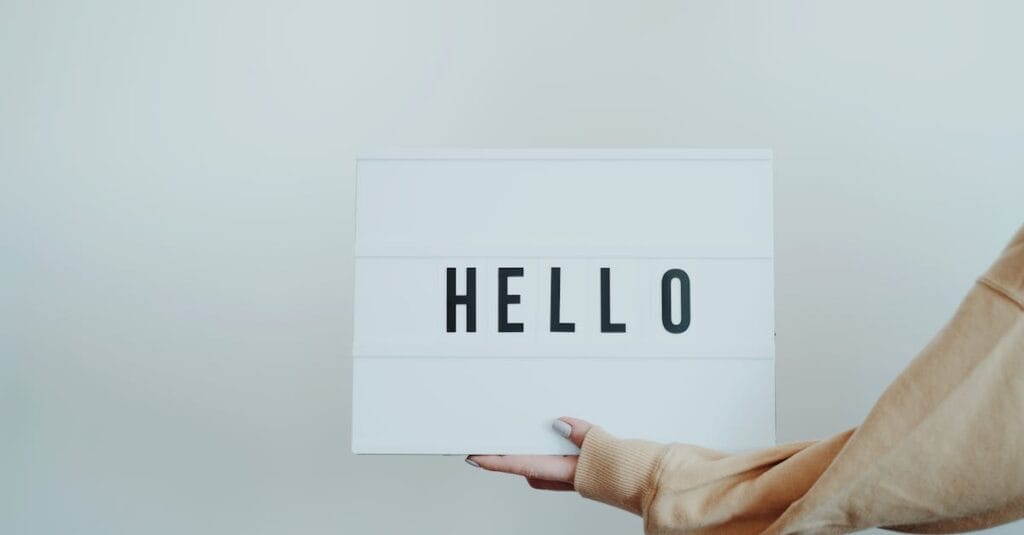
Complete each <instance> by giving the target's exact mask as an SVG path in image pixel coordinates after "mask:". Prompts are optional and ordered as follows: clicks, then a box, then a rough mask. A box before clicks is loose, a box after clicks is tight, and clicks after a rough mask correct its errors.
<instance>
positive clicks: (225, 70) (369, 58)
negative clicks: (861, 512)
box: [0, 0, 1024, 534]
mask: <svg viewBox="0 0 1024 535" xmlns="http://www.w3.org/2000/svg"><path fill="white" fill-rule="evenodd" d="M1022 17H1024V6H1022V4H1021V3H1019V2H1014V1H1005V2H994V1H993V2H968V1H958V2H942V1H914V2H907V1H895V2H894V1H891V0H886V1H856V2H854V1H849V2H810V1H807V2H791V1H787V2H782V1H773V2H750V1H744V2H739V1H719V0H715V1H712V0H708V1H703V2H682V1H665V2H644V1H636V2H627V1H619V2H596V1H571V2H570V1H552V0H547V1H532V0H529V1H524V0H516V1H507V2H491V1H480V0H476V1H465V2H424V1H412V0H409V1H398V2H396V1H380V0H378V1H364V2H344V1H340V2H339V1H337V0H334V1H321V2H307V1H302V0H299V1H288V2H284V1H281V2H277V1H263V2H241V1H239V2H211V1H196V0H185V1H175V2H159V3H155V2H128V1H124V2H113V1H98V0H97V1H92V2H71V1H57V2H53V1H32V2H27V1H22V2H11V1H5V2H3V3H2V4H0V97H2V98H0V290H2V291H0V356H2V360H0V366H2V368H0V373H2V375H0V381H2V382H0V387H2V389H0V419H2V432H0V448H2V452H0V453H2V455H0V474H2V475H0V532H3V533H12V534H20V533H31V534H45V533H174V534H177V533H247V534H249V533H252V534H257V533H345V534H362V533H402V532H417V533H444V534H476V533H504V534H513V533H588V534H589V533H609V534H610V533H638V532H639V530H640V522H639V520H638V519H636V518H634V517H631V516H629V515H627V514H625V513H622V512H619V511H616V510H613V509H611V508H608V507H605V506H602V505H599V504H596V503H589V502H586V501H584V500H582V499H580V498H578V497H576V496H573V495H569V494H559V495H555V494H545V493H540V492H536V491H531V490H530V489H528V488H527V486H526V484H525V483H524V482H522V481H520V480H518V479H515V478H512V477H502V476H498V475H492V474H486V473H483V472H480V471H477V470H474V469H472V468H470V467H469V466H467V465H465V464H464V463H463V462H462V459H461V458H451V457H447V458H446V457H356V456H354V455H352V454H351V453H350V452H349V408H350V391H351V389H350V379H351V377H350V373H351V360H350V344H351V312H352V311H351V293H352V277H351V275H352V236H353V228H352V222H353V212H352V210H353V178H354V177H353V172H354V165H353V157H354V156H355V154H356V153H357V152H358V151H361V150H375V149H381V148H389V147H597V148H600V147H625V148H628V147H724V148H729V147H764V148H773V149H774V150H775V161H776V166H775V176H776V200H775V202H776V229H775V231H776V258H777V264H776V269H777V277H776V284H777V330H778V338H777V341H778V345H777V350H778V353H777V354H778V429H779V439H780V440H782V441H789V440H796V439H806V438H815V437H823V436H826V435H829V434H831V433H835V432H838V431H840V430H842V429H845V428H847V427H849V426H851V425H855V424H856V423H857V422H858V421H859V420H860V419H861V418H863V416H864V415H865V413H866V412H867V410H868V409H869V407H870V406H871V405H872V402H873V400H874V399H875V398H876V396H877V395H878V394H879V393H880V392H881V391H882V389H883V388H884V387H885V386H886V384H887V383H888V382H889V381H890V380H891V379H892V378H893V377H894V376H895V375H896V374H897V373H898V372H899V371H900V369H901V368H903V366H904V365H905V364H906V363H907V362H908V361H909V360H910V359H911V358H912V357H913V355H914V354H915V352H916V351H917V350H918V349H919V348H920V347H921V346H922V345H923V344H924V343H925V342H926V341H927V340H928V339H929V337H930V336H931V335H932V334H933V333H934V332H935V331H936V330H937V329H938V328H939V327H940V326H941V325H942V323H943V322H944V321H945V320H946V319H947V318H948V317H949V315H950V313H951V312H952V309H953V307H954V306H955V305H956V304H957V303H958V301H959V299H960V298H961V297H962V295H963V294H964V292H965V291H966V290H967V288H968V287H969V285H970V284H971V282H972V280H973V279H974V277H975V276H976V275H977V274H979V273H980V272H981V271H982V270H983V269H984V268H985V267H986V266H987V264H988V263H989V262H990V261H991V260H992V259H993V258H994V257H995V255H996V254H997V252H998V250H999V249H1000V248H1001V247H1002V245H1003V244H1004V243H1005V242H1006V240H1007V239H1008V238H1009V237H1010V235H1011V234H1012V233H1013V231H1014V230H1015V229H1016V228H1017V226H1018V225H1020V224H1021V223H1022V220H1024V217H1022V211H1021V206H1022V205H1021V199H1024V150H1022V144H1024V99H1022V98H1021V95H1024V74H1022V73H1024V71H1022V69H1020V60H1021V57H1020V54H1021V50H1022V49H1024V33H1022V32H1021V31H1020V20H1021V19H1022ZM496 194H497V192H496ZM572 380H573V378H572V377H566V378H565V381H572ZM526 395H528V394H526ZM708 410H714V407H708ZM552 416H553V417H554V416H557V415H554V414H553V415H552ZM466 425H470V426H471V425H473V423H472V422H466ZM1020 530H1021V528H1020V527H1016V526H1010V527H1006V528H1003V529H1002V530H1001V532H1002V533H1014V532H1019V531H1020Z"/></svg>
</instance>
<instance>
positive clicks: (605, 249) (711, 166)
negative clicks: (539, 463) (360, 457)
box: [352, 149, 775, 454]
mask: <svg viewBox="0 0 1024 535" xmlns="http://www.w3.org/2000/svg"><path fill="white" fill-rule="evenodd" d="M357 168H358V171H357V194H356V205H357V210H356V242H355V243H356V245H355V264H356V266H355V291H354V314H353V317H354V328H353V404H352V450H353V451H354V452H355V453H363V454H369V453H373V454H470V453H479V454H486V453H500V454H512V453H515V454H571V453H575V452H576V448H575V447H573V446H572V445H571V444H569V443H568V441H565V440H564V439H562V438H561V437H559V436H557V435H556V434H555V433H554V432H553V431H551V429H550V422H551V420H552V419H554V418H556V417H558V416H563V415H567V416H577V417H581V418H586V419H588V420H591V421H593V422H594V423H596V424H599V425H602V426H603V427H605V428H606V429H608V430H609V431H611V432H613V433H616V434H619V435H622V436H633V437H642V438H648V439H651V440H659V441H665V442H669V441H680V442H688V443H696V444H700V445H703V446H707V447H713V448H719V449H725V450H744V449H750V448H756V447H762V446H766V445H769V444H773V443H774V442H775V380H774V377H775V371H774V364H775V349H774V284H773V277H774V271H773V257H774V254H773V248H774V244H773V235H772V220H773V207H772V153H771V151H769V150H708V149H672V150H662V149H658V150H539V149H531V150H419V151H408V150H406V151H390V152H383V153H376V154H369V155H365V156H363V157H360V158H359V159H358V164H357ZM555 267H557V268H558V271H559V276H558V278H559V291H558V292H557V295H558V296H559V301H560V302H559V307H558V310H559V316H560V318H559V319H560V320H562V321H564V322H566V323H572V324H573V327H574V328H573V332H552V330H553V327H552V323H551V322H552V318H551V315H552V307H551V306H550V305H551V301H552V300H553V299H554V298H553V297H552V295H553V293H552V280H554V278H555V277H556V276H555V274H554V271H553V270H552V268H555ZM448 268H455V271H454V274H455V276H454V280H455V284H456V287H455V292H456V294H455V295H463V294H465V293H466V289H467V286H466V285H467V278H468V277H469V268H473V270H474V277H475V280H474V282H475V286H474V289H475V307H476V310H475V321H476V331H475V332H472V333H469V332H467V321H468V320H467V317H468V311H467V310H466V309H467V308H468V307H466V306H463V305H456V306H454V309H455V310H456V311H457V312H456V313H455V316H454V318H455V322H456V323H455V324H454V328H455V332H448V330H447V329H448V328H449V326H448V324H447V317H446V313H447V308H448V306H449V304H448V294H447V293H446V291H447V286H446V284H447V277H448V275H449V274H448V272H447V269H448ZM501 268H513V270H512V271H500V269H501ZM515 268H518V269H521V271H518V270H517V269H515ZM605 268H606V269H607V270H608V275H607V277H608V279H609V280H608V282H607V286H602V284H603V283H602V277H604V276H605V275H602V271H603V269H605ZM672 269H679V270H681V271H683V272H685V273H686V275H688V282H689V283H690V284H689V293H688V294H686V295H687V296H688V297H687V299H688V301H687V302H688V303H689V306H690V309H691V310H690V312H691V314H690V316H691V318H692V319H691V320H689V321H688V322H687V327H686V330H685V331H684V332H681V333H680V332H677V333H672V332H669V331H668V325H669V324H670V323H675V324H677V326H678V325H681V324H680V322H681V321H682V310H681V308H682V299H683V298H682V297H678V298H677V297H676V296H677V295H682V294H681V291H682V290H681V286H682V284H683V283H682V282H681V281H680V280H674V281H672V282H670V283H669V284H670V286H669V288H670V290H663V288H664V284H665V281H664V280H662V277H663V276H664V275H665V273H667V272H669V271H670V270H672ZM502 278H504V280H505V283H504V286H505V287H504V288H499V286H498V281H499V279H502ZM502 289H504V293H503V294H502V293H501V290H502ZM605 290H607V294H609V295H610V304H608V309H609V314H608V315H609V316H610V317H609V318H604V319H603V318H602V317H601V316H602V314H604V312H602V310H603V309H604V306H603V304H602V299H604V297H603V295H604V294H605ZM663 291H669V294H663V293H662V292H663ZM499 295H513V296H517V300H518V302H506V303H505V304H504V305H503V307H504V310H505V312H504V316H505V317H504V318H499V317H498V316H499V309H501V308H502V306H499V305H500V304H499V303H498V299H499ZM665 295H670V298H669V301H670V302H671V305H669V308H668V309H665V310H663V309H662V306H663V305H662V298H663V297H665ZM513 300H515V298H514V299H513ZM666 310H670V315H671V317H670V318H665V317H663V314H668V313H669V312H667V311H666ZM502 319H503V320H504V325H506V326H508V325H511V324H520V325H522V332H498V330H499V327H498V325H499V323H500V322H501V320H502ZM606 320H607V321H606ZM620 322H621V323H624V324H626V325H627V327H626V328H625V329H626V332H624V333H617V332H602V331H604V329H605V327H609V326H610V325H611V324H613V323H614V324H617V323H620ZM665 322H668V323H665ZM609 330H611V329H609ZM677 330H678V329H677Z"/></svg>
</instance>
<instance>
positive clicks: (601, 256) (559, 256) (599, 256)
mask: <svg viewBox="0 0 1024 535" xmlns="http://www.w3.org/2000/svg"><path fill="white" fill-rule="evenodd" d="M356 247H357V248H359V246H358V245H357V246H356ZM355 257H356V258H525V259H553V260H558V259H563V258H566V259H574V260H591V259H593V260H601V259H604V258H608V259H619V260H772V257H771V256H672V255H634V254H628V253H626V254H596V255H595V254H576V255H574V254H557V255H554V254H551V255H530V254H522V255H518V254H499V255H495V254H492V255H479V254H473V255H468V254H399V253H393V254H386V253H376V254H360V253H356V255H355Z"/></svg>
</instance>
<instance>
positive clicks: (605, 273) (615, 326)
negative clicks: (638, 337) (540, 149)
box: [601, 267, 626, 333]
mask: <svg viewBox="0 0 1024 535" xmlns="http://www.w3.org/2000/svg"><path fill="white" fill-rule="evenodd" d="M610 273H611V268H606V267H603V268H601V332H603V333H624V332H626V324H625V323H612V320H611V315H612V310H611V309H612V304H611V303H612V298H611V296H610V295H608V293H609V291H608V287H609V286H611V283H610V282H609V277H610Z"/></svg>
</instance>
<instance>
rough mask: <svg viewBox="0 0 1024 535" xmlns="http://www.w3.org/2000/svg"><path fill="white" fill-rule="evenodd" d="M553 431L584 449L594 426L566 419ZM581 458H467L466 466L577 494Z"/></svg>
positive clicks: (553, 426)
mask: <svg viewBox="0 0 1024 535" xmlns="http://www.w3.org/2000/svg"><path fill="white" fill-rule="evenodd" d="M551 427H552V428H554V430H555V431H557V432H558V434H560V435H562V436H563V437H565V438H567V439H569V440H570V441H571V442H572V443H573V444H575V445H576V447H582V446H583V438H584V437H585V436H587V431H590V428H591V427H592V425H591V424H590V423H589V422H586V421H583V420H579V419H576V418H569V417H564V416H563V417H562V418H559V419H557V420H555V421H554V422H553V423H552V424H551ZM578 458H579V456H578V455H470V456H469V457H466V462H467V463H469V464H471V465H473V466H477V467H480V468H483V469H484V470H490V471H492V472H504V473H506V474H515V475H520V476H523V477H525V478H526V482H527V483H529V484H530V486H531V487H533V488H535V489H541V490H576V487H574V486H573V480H574V479H575V478H576V461H577V459H578Z"/></svg>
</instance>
